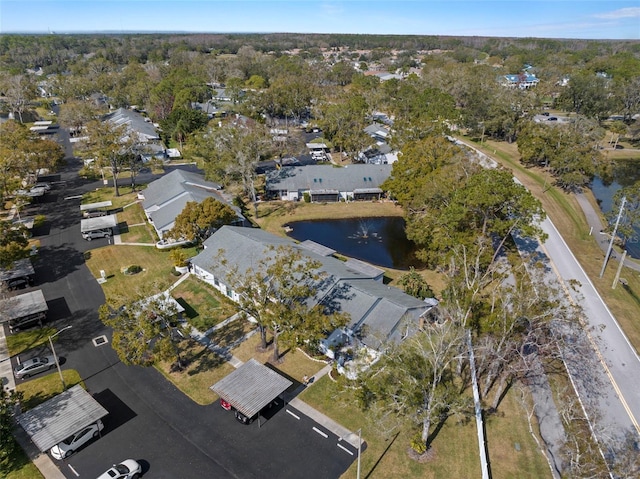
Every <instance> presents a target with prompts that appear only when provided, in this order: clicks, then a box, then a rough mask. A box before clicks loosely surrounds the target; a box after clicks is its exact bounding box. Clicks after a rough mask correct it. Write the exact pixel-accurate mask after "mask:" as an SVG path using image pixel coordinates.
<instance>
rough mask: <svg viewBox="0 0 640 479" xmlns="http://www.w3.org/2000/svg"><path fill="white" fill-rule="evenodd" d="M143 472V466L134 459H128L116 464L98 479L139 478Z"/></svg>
mask: <svg viewBox="0 0 640 479" xmlns="http://www.w3.org/2000/svg"><path fill="white" fill-rule="evenodd" d="M140 474H142V466H141V465H140V464H139V463H138V461H136V460H134V459H126V460H124V461H122V462H121V463H120V464H114V465H113V467H112V468H111V469H109V470H108V471H107V472H104V473H102V474H100V476H99V477H98V479H138V478H139V477H140Z"/></svg>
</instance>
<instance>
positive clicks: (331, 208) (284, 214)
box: [251, 201, 404, 236]
mask: <svg viewBox="0 0 640 479" xmlns="http://www.w3.org/2000/svg"><path fill="white" fill-rule="evenodd" d="M252 211H253V209H251V212H252ZM403 215H404V212H403V211H402V208H400V207H399V206H397V205H395V204H394V203H392V202H390V201H382V202H369V201H359V202H350V203H304V202H302V201H300V202H294V201H269V202H268V203H260V204H259V205H258V218H257V219H256V218H253V219H254V221H255V222H256V223H257V224H258V225H259V226H260V228H262V229H264V230H266V231H269V232H271V233H274V234H277V235H280V236H284V235H285V233H284V225H286V224H288V223H290V222H293V221H304V220H313V219H326V218H331V219H342V218H367V217H374V216H403Z"/></svg>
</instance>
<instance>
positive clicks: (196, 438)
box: [33, 159, 355, 479]
mask: <svg viewBox="0 0 640 479" xmlns="http://www.w3.org/2000/svg"><path fill="white" fill-rule="evenodd" d="M68 161H69V165H68V167H67V168H66V169H64V170H63V171H62V172H61V173H60V174H59V175H58V176H57V177H55V178H52V180H54V181H55V184H54V188H53V189H52V191H51V192H50V193H49V194H48V195H46V196H45V198H44V200H43V202H42V203H41V204H39V205H37V206H36V207H35V208H34V210H37V212H38V213H44V214H45V215H46V216H47V220H48V221H47V223H48V225H49V226H48V227H46V228H45V229H44V230H43V231H40V232H39V233H38V234H39V236H38V239H40V241H41V248H40V254H39V258H38V259H37V261H36V262H35V269H36V281H37V287H38V288H41V289H42V290H43V292H44V294H45V298H47V301H48V303H49V307H50V321H51V322H52V323H53V324H54V325H56V326H57V327H62V326H65V325H67V324H71V325H72V326H73V328H72V329H69V330H67V331H64V332H63V333H62V334H60V335H59V336H58V342H57V344H56V352H57V353H58V354H59V355H60V356H61V357H62V358H63V368H65V369H66V368H70V369H71V368H72V369H76V370H78V371H79V373H80V375H81V377H82V379H83V380H84V382H85V385H86V386H87V388H88V390H89V391H90V392H91V393H93V394H95V395H96V396H97V398H98V400H99V401H100V402H102V403H103V404H104V405H105V406H106V408H107V410H108V411H109V412H110V414H109V416H107V418H106V419H105V425H106V430H105V435H104V437H102V438H101V439H99V440H97V441H95V442H92V443H90V444H89V445H88V446H87V447H85V448H84V449H81V450H80V451H78V452H76V453H75V454H74V455H72V456H71V457H70V458H69V459H68V460H67V461H65V462H64V463H59V464H60V466H61V468H60V469H61V471H62V472H63V474H64V475H65V476H66V477H68V478H72V479H75V478H76V477H78V476H77V474H79V477H96V476H97V475H98V474H100V473H101V472H103V471H104V470H106V469H107V468H108V467H109V466H110V465H111V464H113V463H114V462H116V461H120V460H122V459H125V458H128V457H133V458H135V459H139V460H140V461H141V463H142V464H143V466H144V470H145V477H149V478H164V477H166V478H182V477H184V478H194V477H232V478H263V477H282V478H286V477H290V478H297V477H302V476H304V477H317V478H328V477H339V476H340V475H341V474H342V473H343V472H344V471H345V470H346V468H347V467H349V465H350V464H351V463H352V462H353V460H354V459H355V450H354V448H353V446H350V445H349V444H347V443H345V442H344V441H340V440H339V438H338V437H337V436H335V435H334V434H332V433H330V432H329V431H326V430H323V428H322V426H320V425H319V424H318V423H315V422H313V421H311V420H310V419H309V418H307V417H306V416H305V415H304V414H302V413H300V412H299V411H296V410H294V409H293V408H292V407H291V406H288V408H289V409H290V410H292V411H293V412H294V414H295V415H296V416H298V417H299V418H300V419H296V418H295V417H294V416H293V415H291V414H289V413H288V412H287V411H286V410H284V409H281V410H279V411H278V412H277V413H276V414H275V415H274V416H273V417H272V418H271V419H270V420H269V421H267V422H266V423H265V424H264V425H263V426H262V427H261V428H259V427H258V424H257V423H253V424H251V425H249V426H244V425H241V424H239V423H238V422H237V421H235V419H234V418H233V415H231V414H228V413H227V414H225V412H226V411H224V410H223V409H222V408H220V407H219V406H218V405H216V404H213V405H210V406H206V407H203V406H199V405H197V404H195V403H194V402H192V401H191V400H190V399H188V398H187V397H186V396H185V395H184V394H182V393H181V392H180V391H178V390H177V389H176V388H175V387H174V386H173V385H172V384H171V383H169V382H168V381H166V380H165V379H164V377H163V376H162V375H161V374H160V373H158V372H157V371H156V370H155V369H153V368H139V367H127V366H125V365H123V364H122V363H120V362H119V361H118V359H117V356H116V355H115V353H114V352H113V350H112V349H111V347H110V344H106V345H102V346H95V345H94V344H93V343H92V341H91V340H92V339H93V338H95V337H97V336H100V335H106V336H107V338H109V334H110V333H109V331H108V330H107V329H106V328H104V326H103V325H102V324H101V323H100V321H99V320H98V314H97V309H98V307H99V306H100V305H101V304H102V303H103V302H104V296H103V293H102V290H101V288H100V287H99V285H98V284H97V282H96V280H95V278H93V276H92V275H91V274H90V272H89V270H88V269H87V267H86V265H85V263H84V257H83V252H85V251H87V250H88V249H89V248H96V247H100V246H103V245H106V244H107V241H108V240H107V239H101V240H97V241H92V242H90V243H89V242H87V241H84V240H82V238H81V235H80V213H79V204H80V200H79V199H77V198H73V197H75V196H77V195H79V194H82V193H83V192H85V191H89V190H90V189H93V188H95V187H96V186H98V185H97V184H95V183H94V184H92V183H89V182H87V181H84V180H82V179H80V178H78V177H77V173H76V171H77V170H78V169H79V167H80V162H79V161H77V160H73V159H70V160H68ZM65 198H72V199H65ZM121 254H126V246H123V247H122V253H121ZM36 352H37V351H34V352H33V353H34V354H35V353H36ZM313 427H315V428H316V429H318V430H320V431H322V433H323V434H320V433H319V432H317V431H316V430H314V429H313Z"/></svg>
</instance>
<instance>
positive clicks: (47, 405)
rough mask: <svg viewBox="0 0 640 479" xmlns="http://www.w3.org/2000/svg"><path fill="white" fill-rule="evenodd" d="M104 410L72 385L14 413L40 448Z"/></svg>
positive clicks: (104, 414)
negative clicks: (25, 409) (19, 412)
mask: <svg viewBox="0 0 640 479" xmlns="http://www.w3.org/2000/svg"><path fill="white" fill-rule="evenodd" d="M107 414H109V413H108V412H107V410H106V409H105V408H103V407H102V406H101V405H100V403H99V402H98V401H96V400H95V399H93V397H92V396H91V394H89V393H88V392H87V391H85V390H84V389H82V386H80V385H76V386H73V387H72V388H70V389H67V390H66V391H64V392H63V393H60V394H58V395H57V396H55V397H53V398H51V399H49V400H48V401H46V402H44V403H42V404H40V405H39V406H36V407H34V408H33V409H31V410H29V411H27V412H25V413H24V414H21V415H20V416H18V423H19V424H20V425H21V426H22V428H23V429H24V430H25V431H26V432H27V434H28V435H29V437H30V438H31V440H32V441H33V443H34V444H35V445H36V446H37V447H38V449H40V451H42V452H46V451H48V450H49V449H51V448H52V447H53V446H55V445H56V444H58V443H60V442H62V441H64V440H65V439H66V438H68V437H69V436H71V435H72V434H75V433H76V432H78V431H80V430H81V429H83V428H85V427H87V426H89V425H90V424H93V423H95V422H98V420H99V419H102V418H103V417H105V416H106V415H107Z"/></svg>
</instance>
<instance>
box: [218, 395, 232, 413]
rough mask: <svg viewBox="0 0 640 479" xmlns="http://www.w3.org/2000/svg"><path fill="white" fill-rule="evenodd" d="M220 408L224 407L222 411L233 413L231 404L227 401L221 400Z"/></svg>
mask: <svg viewBox="0 0 640 479" xmlns="http://www.w3.org/2000/svg"><path fill="white" fill-rule="evenodd" d="M220 406H221V407H222V409H224V410H225V411H231V404H229V403H228V402H227V401H225V400H224V399H222V398H220Z"/></svg>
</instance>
